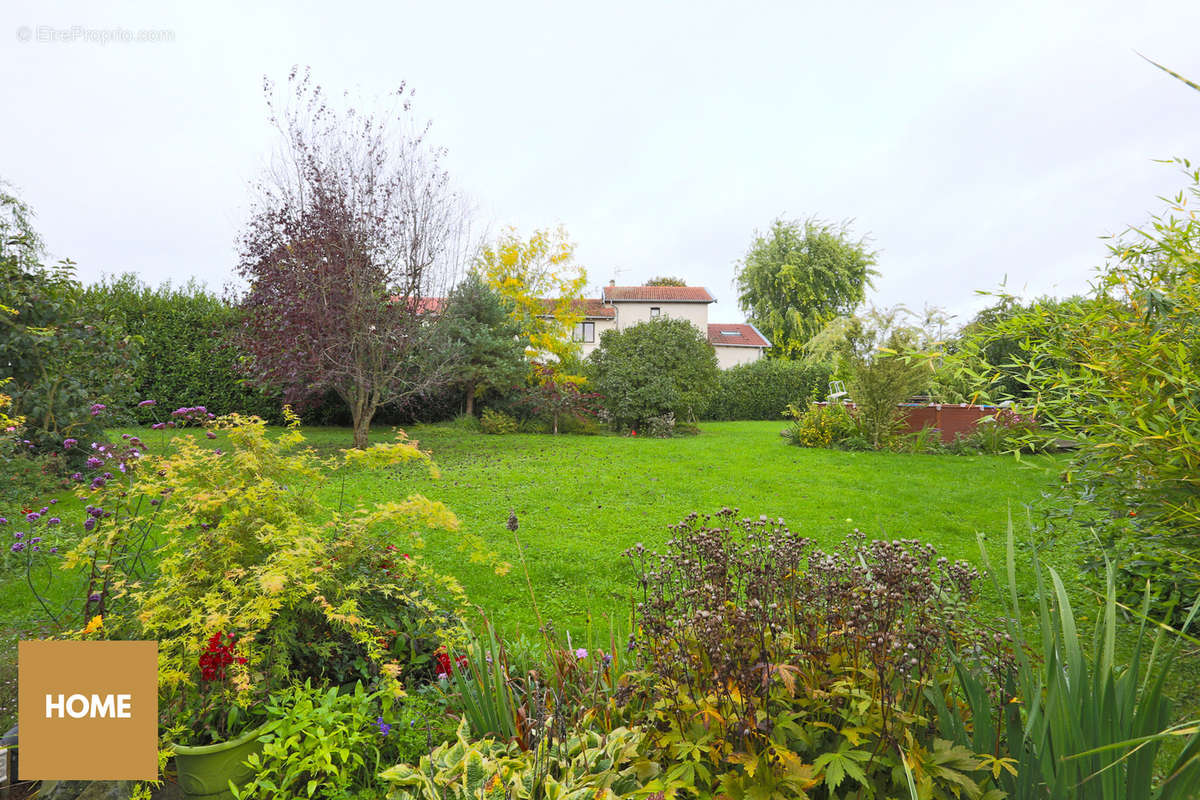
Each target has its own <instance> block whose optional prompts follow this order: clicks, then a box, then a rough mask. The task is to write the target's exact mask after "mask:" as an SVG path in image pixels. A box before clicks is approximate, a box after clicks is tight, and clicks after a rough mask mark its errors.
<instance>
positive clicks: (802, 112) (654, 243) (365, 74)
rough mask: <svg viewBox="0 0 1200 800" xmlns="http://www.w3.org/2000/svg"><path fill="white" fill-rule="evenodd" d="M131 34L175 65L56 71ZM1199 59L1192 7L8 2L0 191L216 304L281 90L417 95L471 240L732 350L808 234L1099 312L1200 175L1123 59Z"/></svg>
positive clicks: (895, 298) (899, 265) (106, 52)
mask: <svg viewBox="0 0 1200 800" xmlns="http://www.w3.org/2000/svg"><path fill="white" fill-rule="evenodd" d="M113 28H120V29H123V30H125V31H129V32H136V31H139V30H166V31H169V32H170V34H171V37H172V40H171V41H166V42H158V43H119V42H113V43H109V44H100V43H96V42H93V41H62V38H63V37H66V38H70V37H71V36H72V35H74V34H72V31H73V29H78V30H103V29H113ZM1198 30H1200V2H1195V0H1178V2H1161V3H1155V2H1137V1H1136V0H1129V2H1124V3H1104V2H1082V1H1081V2H1076V3H1055V2H1049V1H1048V0H1043V1H1042V2H1029V3H1023V2H1006V3H994V2H989V3H972V2H962V1H961V0H960V1H959V2H948V3H934V2H921V3H917V2H909V3H893V2H883V0H877V2H858V3H828V2H822V3H812V2H778V3H766V2H728V3H702V2H687V3H685V2H675V3H667V2H662V3H625V2H612V1H611V0H609V1H608V2H604V3H598V2H591V3H586V4H585V3H578V2H565V1H563V0H560V2H546V3H529V2H512V1H508V2H494V1H493V2H463V1H459V2H429V1H428V0H426V1H425V2H413V1H412V0H403V1H399V2H386V3H385V2H381V3H378V4H366V3H361V4H359V3H347V2H342V3H330V2H315V3H279V4H268V3H228V4H227V3H222V2H201V3H187V4H167V3H162V2H146V3H128V4H125V3H99V2H94V0H93V1H89V2H78V3H61V2H12V0H8V1H7V2H6V3H5V4H4V6H3V7H2V8H0V75H2V80H0V109H3V112H2V118H3V122H2V123H0V177H3V178H4V179H6V180H7V181H9V182H10V183H12V184H13V185H14V186H15V187H16V188H17V190H18V192H19V194H20V195H22V196H23V197H24V198H25V199H26V200H28V201H29V202H30V203H31V204H32V205H33V206H34V207H35V209H36V211H37V213H38V224H39V226H40V229H41V231H42V233H43V234H44V237H45V239H46V241H47V244H48V246H49V249H50V251H51V254H52V255H53V256H54V257H70V258H71V259H73V260H74V261H76V262H78V264H79V270H80V274H81V276H82V277H83V278H84V279H85V280H93V279H95V278H97V277H99V276H100V275H102V274H114V273H120V272H124V271H133V272H136V273H138V274H139V275H141V276H142V277H143V278H144V279H145V280H147V281H149V282H151V283H158V282H161V281H163V280H168V279H169V280H171V281H175V282H179V281H183V280H186V279H187V278H189V277H193V276H194V277H197V278H200V279H202V280H204V281H205V282H207V283H208V284H209V286H211V287H213V288H220V287H222V286H223V285H224V284H225V283H226V282H227V281H228V280H230V278H231V277H232V265H233V263H234V259H235V250H234V239H235V237H236V235H237V232H238V229H239V227H240V225H241V223H242V221H243V219H244V214H245V209H246V205H247V198H248V190H247V184H248V183H249V181H250V180H251V179H252V178H253V177H254V176H255V175H256V173H257V172H258V170H259V169H260V168H261V167H262V165H263V164H264V162H265V160H266V157H267V154H268V153H269V152H270V150H271V148H272V147H273V143H274V138H273V133H272V130H271V129H270V128H269V126H268V125H267V122H266V115H265V109H264V104H263V98H262V78H263V76H264V75H266V76H270V77H273V78H275V79H278V80H280V81H282V80H283V79H284V77H285V76H286V74H287V72H288V69H289V68H290V67H291V66H292V65H293V64H303V65H311V66H312V68H313V71H314V75H315V77H316V78H317V79H318V81H320V82H321V83H323V84H324V85H325V86H326V87H327V88H329V89H331V90H337V91H340V90H342V89H356V90H359V91H361V92H363V93H366V94H367V95H370V96H373V95H376V94H380V93H383V92H386V91H387V90H389V89H391V88H394V87H395V86H396V85H397V84H398V83H399V82H400V81H407V82H408V84H409V85H410V86H412V87H415V88H416V90H417V96H416V106H415V110H416V111H417V112H418V114H419V115H421V116H422V117H424V118H427V119H429V120H432V122H433V129H432V133H433V138H434V139H435V140H436V141H437V142H438V143H439V144H442V145H444V146H445V147H446V148H448V150H449V158H448V162H447V163H448V166H449V167H450V169H451V171H452V173H453V175H454V178H455V180H456V182H457V183H458V185H459V186H460V187H461V188H462V189H464V190H465V191H466V192H467V193H468V194H469V195H470V197H471V198H472V199H473V201H474V203H475V205H476V207H477V209H478V222H477V224H478V226H479V227H486V228H488V229H490V230H493V231H495V230H498V229H499V228H500V227H502V226H504V225H510V224H511V225H516V226H518V227H519V228H521V229H522V230H525V231H528V230H530V229H532V228H535V227H545V226H550V225H556V224H559V223H561V224H563V225H565V226H566V227H567V229H568V230H569V231H570V233H571V236H572V238H573V239H574V240H575V241H576V242H577V244H578V250H577V253H578V256H579V260H580V261H581V262H582V263H583V264H585V265H586V266H587V268H588V272H589V277H590V278H591V281H592V283H593V285H597V286H598V285H599V284H601V283H606V282H607V281H608V280H609V279H610V278H616V279H617V281H618V283H638V282H641V281H642V280H644V279H645V278H649V277H651V276H653V275H657V274H671V275H679V276H683V277H685V278H686V279H687V280H688V281H689V282H690V283H693V284H703V285H706V286H708V287H709V288H710V289H711V290H712V291H713V293H714V294H715V295H716V296H717V298H718V300H719V302H718V304H717V305H716V306H715V307H714V308H713V309H712V315H711V318H712V319H713V320H714V321H735V320H740V319H741V318H742V315H741V312H740V310H739V309H738V307H737V301H736V293H735V291H734V289H733V286H732V281H733V275H734V268H735V262H736V261H737V259H738V258H739V257H740V256H742V255H743V254H744V253H745V251H746V248H747V246H748V245H749V243H750V241H751V238H752V236H753V233H754V231H755V229H756V228H764V227H766V226H767V225H768V224H769V223H770V221H771V220H772V219H773V218H775V217H777V216H780V215H783V216H787V217H803V216H808V215H818V216H821V217H824V218H827V219H833V220H841V219H847V218H853V220H854V230H855V231H856V232H858V233H869V234H870V235H871V236H872V238H873V240H874V243H875V246H876V247H877V248H878V249H879V251H880V255H879V267H878V268H879V270H880V272H881V273H882V274H881V277H880V278H879V279H878V280H877V282H876V292H875V296H874V299H875V300H876V302H879V303H882V304H889V305H890V304H893V303H905V304H908V305H911V306H917V307H919V306H921V305H923V304H926V303H931V304H935V305H939V306H942V307H945V308H948V309H950V310H952V311H955V312H957V313H959V314H960V315H966V314H969V313H970V312H971V311H972V310H973V309H975V308H977V307H978V306H979V305H980V300H979V299H978V298H977V297H976V296H975V294H974V290H976V289H980V288H994V287H995V286H997V285H998V284H999V283H1000V282H1001V281H1002V280H1003V279H1004V278H1005V277H1006V276H1007V280H1008V285H1009V286H1010V288H1015V289H1022V288H1023V289H1025V290H1026V291H1027V292H1029V293H1031V294H1039V293H1053V294H1065V293H1071V292H1074V291H1078V290H1080V289H1082V288H1083V287H1085V286H1086V282H1087V279H1088V277H1089V274H1090V270H1091V269H1092V267H1094V266H1095V265H1096V264H1097V263H1099V262H1100V261H1101V260H1102V259H1103V257H1104V254H1105V244H1104V242H1103V241H1102V240H1101V239H1100V238H1099V237H1100V236H1102V235H1104V234H1106V233H1112V232H1116V231H1119V230H1121V229H1122V228H1123V227H1124V226H1125V225H1127V224H1130V223H1137V222H1140V221H1142V220H1144V219H1145V217H1146V216H1147V214H1148V213H1149V212H1150V211H1152V210H1155V209H1156V208H1157V207H1158V205H1159V204H1158V202H1157V201H1156V199H1155V198H1156V197H1157V196H1159V195H1162V194H1168V193H1174V192H1175V191H1177V190H1178V189H1179V188H1181V186H1182V185H1183V181H1182V178H1181V176H1180V175H1179V173H1178V171H1177V170H1176V169H1175V168H1174V167H1171V166H1165V165H1163V164H1159V163H1156V162H1155V159H1164V158H1171V157H1173V156H1184V157H1192V158H1196V159H1200V93H1197V92H1194V91H1192V90H1190V89H1188V88H1187V87H1185V86H1184V85H1183V84H1181V83H1179V82H1177V81H1175V80H1173V79H1171V78H1169V77H1168V76H1166V75H1165V74H1163V73H1161V72H1159V71H1158V70H1156V69H1154V68H1153V67H1151V66H1150V65H1149V64H1147V63H1146V62H1145V61H1143V60H1142V59H1140V58H1139V57H1138V56H1137V54H1136V53H1135V51H1137V52H1141V53H1144V54H1145V55H1147V56H1149V57H1151V58H1154V59H1155V60H1157V61H1159V62H1161V63H1165V64H1167V65H1169V66H1171V67H1172V68H1173V69H1175V70H1176V71H1179V72H1182V73H1184V74H1185V75H1190V76H1192V77H1193V79H1196V78H1197V77H1198V76H1200V47H1197V45H1196V32H1197V31H1198ZM23 35H28V36H29V37H30V39H31V40H30V41H27V42H25V41H21V37H22V36H23ZM55 37H57V38H58V40H53V39H55ZM44 39H51V40H50V41H45V40H44ZM39 40H42V41H39Z"/></svg>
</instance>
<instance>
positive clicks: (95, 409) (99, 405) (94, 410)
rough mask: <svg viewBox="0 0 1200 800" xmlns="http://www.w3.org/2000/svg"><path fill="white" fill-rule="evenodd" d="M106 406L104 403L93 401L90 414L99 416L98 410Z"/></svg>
mask: <svg viewBox="0 0 1200 800" xmlns="http://www.w3.org/2000/svg"><path fill="white" fill-rule="evenodd" d="M106 408H108V406H106V405H104V403H93V404H92V416H93V417H95V416H99V414H100V412H101V411H103V410H104V409H106Z"/></svg>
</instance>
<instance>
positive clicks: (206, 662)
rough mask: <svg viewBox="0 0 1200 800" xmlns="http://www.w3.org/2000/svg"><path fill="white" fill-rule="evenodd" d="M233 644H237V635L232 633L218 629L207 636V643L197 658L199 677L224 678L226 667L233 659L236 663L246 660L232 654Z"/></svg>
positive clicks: (207, 678) (243, 662) (208, 679)
mask: <svg viewBox="0 0 1200 800" xmlns="http://www.w3.org/2000/svg"><path fill="white" fill-rule="evenodd" d="M235 644H237V637H236V636H234V635H233V634H232V633H221V632H220V631H218V632H217V633H214V634H213V635H212V636H210V637H208V645H207V646H206V647H205V648H204V652H203V653H201V654H200V658H199V662H200V677H201V679H203V680H206V681H219V680H225V668H226V667H228V666H229V665H230V664H232V663H234V662H235V661H236V662H237V663H238V664H245V663H246V662H247V659H246V658H244V657H242V656H236V657H235V656H234V655H233V647H234V645H235Z"/></svg>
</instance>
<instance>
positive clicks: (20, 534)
mask: <svg viewBox="0 0 1200 800" xmlns="http://www.w3.org/2000/svg"><path fill="white" fill-rule="evenodd" d="M13 538H14V539H24V538H25V531H17V532H16V533H14V534H13Z"/></svg>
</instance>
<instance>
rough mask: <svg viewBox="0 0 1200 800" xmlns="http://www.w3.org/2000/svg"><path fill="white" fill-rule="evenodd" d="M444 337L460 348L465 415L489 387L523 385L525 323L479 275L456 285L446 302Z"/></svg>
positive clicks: (459, 379) (459, 380)
mask: <svg viewBox="0 0 1200 800" xmlns="http://www.w3.org/2000/svg"><path fill="white" fill-rule="evenodd" d="M444 326H445V331H444V332H445V334H446V336H448V337H449V338H450V340H451V341H452V342H455V343H457V344H458V346H459V348H460V358H461V361H460V362H459V364H458V366H457V368H456V371H457V377H456V379H455V384H456V385H457V386H458V387H459V388H460V389H462V391H463V392H464V394H465V397H466V411H467V413H468V414H473V413H474V412H475V398H476V397H479V396H481V395H483V394H484V392H487V391H488V390H489V389H497V390H502V389H506V388H509V387H513V386H516V385H518V384H520V383H521V382H522V380H523V379H524V377H525V373H526V372H527V371H528V366H527V365H526V363H525V345H524V342H523V341H522V339H521V325H520V323H519V322H517V321H516V320H515V319H514V318H513V317H512V309H511V308H510V304H509V303H508V301H506V300H505V298H504V297H503V296H501V295H500V293H498V292H497V291H496V290H494V289H492V288H491V287H490V286H488V285H487V284H486V283H484V282H483V279H482V278H480V277H479V275H478V274H477V273H475V272H472V273H470V274H468V275H467V277H466V278H465V279H464V280H463V281H462V283H460V284H458V286H456V287H454V290H453V291H451V292H450V296H449V298H448V299H447V302H446V319H445V321H444Z"/></svg>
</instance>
